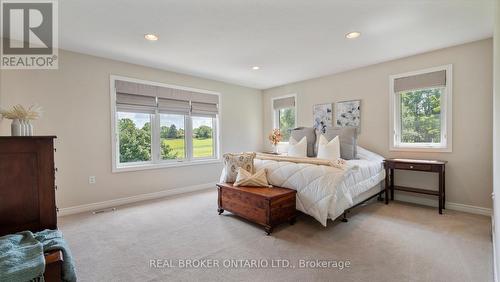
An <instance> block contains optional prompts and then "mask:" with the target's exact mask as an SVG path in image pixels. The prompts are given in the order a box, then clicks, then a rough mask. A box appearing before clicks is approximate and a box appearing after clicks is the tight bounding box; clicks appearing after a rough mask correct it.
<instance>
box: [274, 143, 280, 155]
mask: <svg viewBox="0 0 500 282" xmlns="http://www.w3.org/2000/svg"><path fill="white" fill-rule="evenodd" d="M273 154H279V152H278V144H273Z"/></svg>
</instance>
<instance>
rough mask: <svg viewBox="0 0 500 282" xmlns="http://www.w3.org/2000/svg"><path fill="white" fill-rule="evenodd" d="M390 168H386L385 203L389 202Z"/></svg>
mask: <svg viewBox="0 0 500 282" xmlns="http://www.w3.org/2000/svg"><path fill="white" fill-rule="evenodd" d="M389 189H390V187H389V169H388V168H387V169H386V170H385V204H386V205H387V204H389Z"/></svg>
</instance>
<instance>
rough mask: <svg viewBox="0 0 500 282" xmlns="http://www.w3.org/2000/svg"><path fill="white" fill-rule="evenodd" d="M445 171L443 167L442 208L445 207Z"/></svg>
mask: <svg viewBox="0 0 500 282" xmlns="http://www.w3.org/2000/svg"><path fill="white" fill-rule="evenodd" d="M445 205H446V171H445V168H444V167H443V209H446V207H445Z"/></svg>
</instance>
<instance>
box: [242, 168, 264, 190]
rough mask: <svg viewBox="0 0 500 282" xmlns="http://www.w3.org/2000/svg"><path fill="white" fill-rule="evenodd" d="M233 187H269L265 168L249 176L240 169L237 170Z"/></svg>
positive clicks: (248, 173)
mask: <svg viewBox="0 0 500 282" xmlns="http://www.w3.org/2000/svg"><path fill="white" fill-rule="evenodd" d="M234 186H236V187H238V186H248V187H271V185H269V183H268V182H267V172H266V169H265V168H263V169H261V170H258V171H257V172H256V173H255V174H251V173H250V172H248V171H246V170H244V169H243V168H241V167H240V168H238V175H237V176H236V181H235V182H234Z"/></svg>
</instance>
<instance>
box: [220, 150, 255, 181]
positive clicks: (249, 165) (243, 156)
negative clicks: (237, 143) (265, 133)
mask: <svg viewBox="0 0 500 282" xmlns="http://www.w3.org/2000/svg"><path fill="white" fill-rule="evenodd" d="M222 158H223V160H224V167H223V168H222V174H221V176H220V182H222V183H224V182H226V183H233V182H235V181H236V176H237V175H238V168H243V169H244V170H246V171H248V172H250V173H253V171H254V167H253V159H254V158H255V153H240V154H232V153H227V154H224V155H223V156H222Z"/></svg>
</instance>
